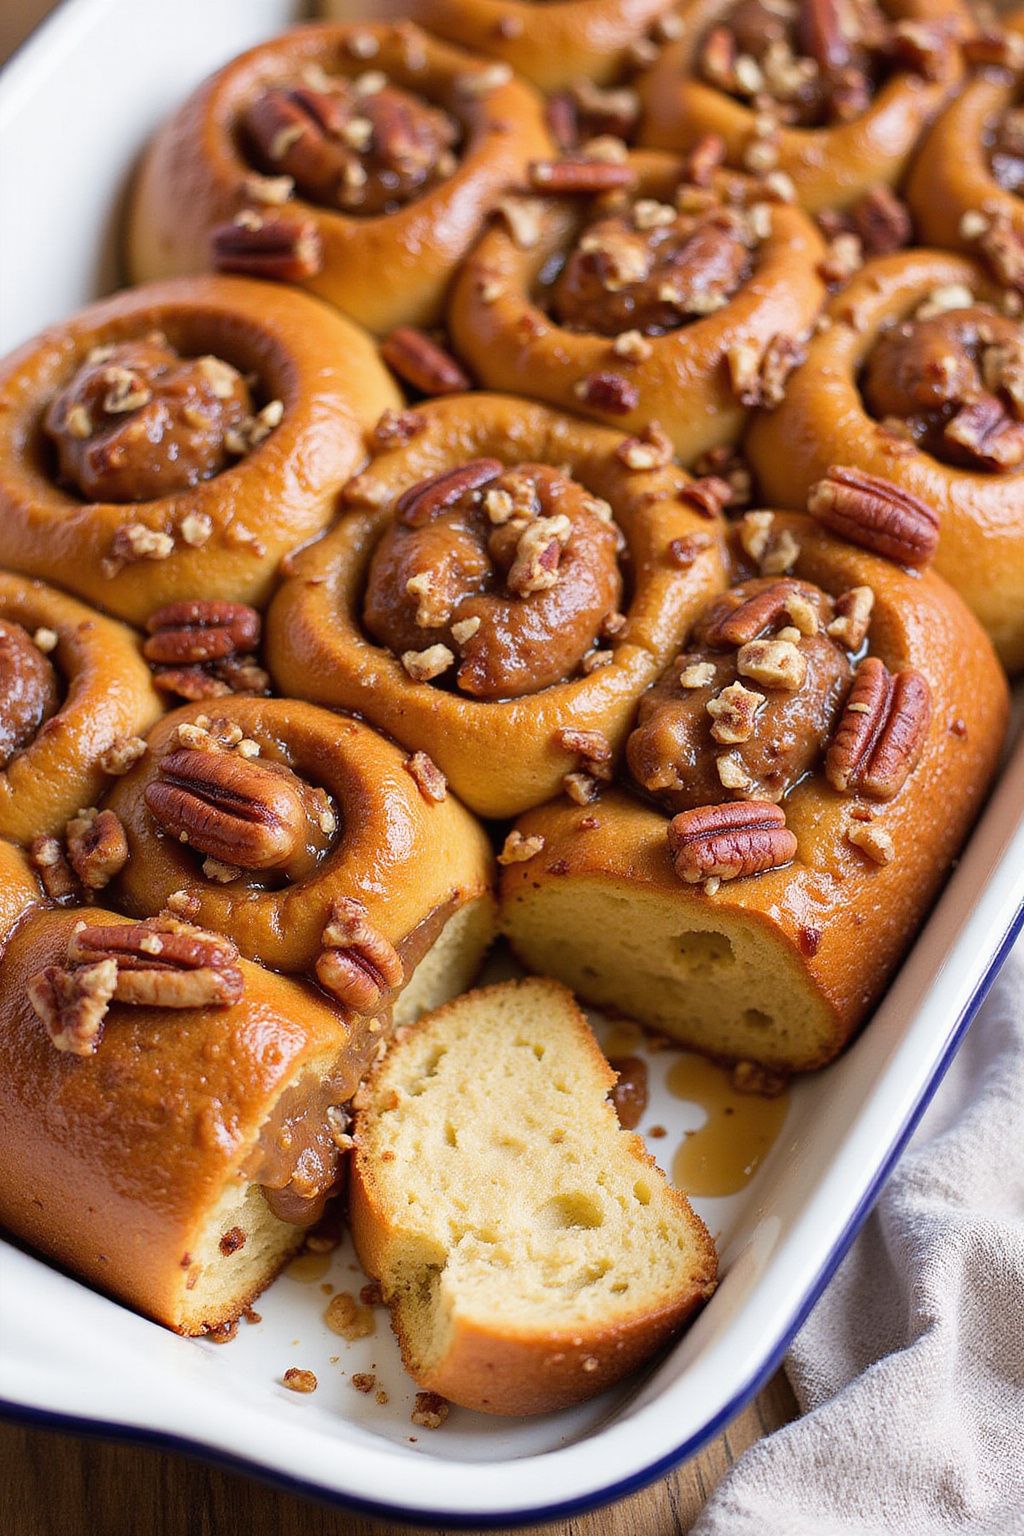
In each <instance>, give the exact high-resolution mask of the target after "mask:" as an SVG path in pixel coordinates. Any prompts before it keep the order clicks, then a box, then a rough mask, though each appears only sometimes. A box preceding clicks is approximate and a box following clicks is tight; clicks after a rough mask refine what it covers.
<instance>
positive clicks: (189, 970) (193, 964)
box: [68, 917, 245, 1008]
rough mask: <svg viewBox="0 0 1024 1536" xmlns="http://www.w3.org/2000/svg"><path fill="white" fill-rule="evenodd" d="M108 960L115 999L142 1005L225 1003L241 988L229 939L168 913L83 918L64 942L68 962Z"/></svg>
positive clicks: (235, 952)
mask: <svg viewBox="0 0 1024 1536" xmlns="http://www.w3.org/2000/svg"><path fill="white" fill-rule="evenodd" d="M97 961H108V962H112V963H113V964H114V965H115V967H116V973H117V974H116V984H115V986H114V988H113V992H112V994H111V996H112V998H113V1000H114V1001H115V1002H118V1003H132V1004H135V1005H138V1006H141V1007H145V1008H205V1007H209V1006H218V1007H228V1006H230V1005H231V1004H232V1003H237V1002H238V1000H239V998H240V997H241V996H242V993H243V991H244V989H245V981H244V978H243V976H242V971H241V967H240V966H239V964H238V950H237V949H236V947H235V945H234V944H232V942H231V940H230V939H225V938H222V937H221V936H220V935H219V934H213V933H206V932H205V931H204V930H203V929H202V928H193V927H192V926H191V925H190V924H188V923H181V922H178V920H177V919H176V918H172V917H151V918H147V919H146V920H145V921H144V922H141V923H110V924H97V925H94V926H90V925H88V924H86V923H83V924H82V925H81V926H80V927H79V928H77V929H76V930H75V932H74V933H73V934H72V936H71V941H70V943H69V944H68V963H69V965H83V966H92V965H94V964H95V963H96V962H97Z"/></svg>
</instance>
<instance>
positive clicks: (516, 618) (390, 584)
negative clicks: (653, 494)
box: [363, 459, 622, 699]
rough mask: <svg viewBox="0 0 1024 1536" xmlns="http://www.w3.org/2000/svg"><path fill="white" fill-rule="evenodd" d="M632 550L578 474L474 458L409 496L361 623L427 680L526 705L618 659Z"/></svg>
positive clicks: (372, 581)
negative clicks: (624, 552)
mask: <svg viewBox="0 0 1024 1536" xmlns="http://www.w3.org/2000/svg"><path fill="white" fill-rule="evenodd" d="M621 543H622V536H621V534H620V532H619V530H618V528H617V527H616V525H615V523H614V522H613V521H612V516H611V510H610V508H609V507H608V506H607V504H606V503H605V502H603V501H600V500H599V499H598V498H597V497H594V496H592V495H590V494H589V493H588V492H587V491H586V490H585V489H584V488H583V487H582V486H581V485H579V484H578V483H577V482H576V481H575V480H573V479H571V478H570V477H569V476H568V475H567V474H565V473H562V472H560V471H558V470H555V469H552V468H551V467H550V466H548V465H546V464H519V465H515V466H514V467H512V468H508V469H506V468H504V467H503V466H502V464H501V463H500V462H499V461H498V460H497V459H474V460H471V461H470V462H469V463H467V464H464V465H461V466H459V467H458V468H455V469H451V470H446V471H443V472H442V473H441V474H438V475H435V476H433V477H432V478H431V479H429V480H425V481H421V482H420V483H419V484H417V485H414V486H411V487H410V488H409V489H408V490H407V491H406V492H405V493H404V494H403V495H402V496H401V497H400V498H399V500H398V502H397V504H396V508H395V518H394V521H393V522H392V523H391V525H390V526H389V527H388V528H387V530H386V531H385V533H384V535H383V536H382V538H381V539H380V542H379V543H378V545H377V548H376V550H375V552H374V555H373V559H372V561H371V564H370V570H369V576H368V580H367V587H366V596H365V601H364V609H363V619H364V622H365V625H366V628H367V630H368V631H369V633H370V634H371V635H372V636H373V638H374V639H375V640H377V641H379V642H380V643H381V644H383V645H385V646H387V647H388V648H389V649H390V650H391V651H392V652H393V653H394V654H395V655H397V656H400V657H401V659H402V664H403V666H404V667H405V669H406V671H407V672H408V674H409V676H410V677H412V678H413V679H414V680H415V681H417V682H433V681H436V680H440V681H443V682H444V683H446V684H447V683H453V684H454V686H455V687H456V688H457V689H459V690H460V691H461V692H463V693H466V694H470V695H471V696H472V697H474V698H479V699H500V698H516V697H520V696H522V695H524V694H528V693H533V692H535V691H536V690H537V689H539V688H545V687H549V686H550V685H551V684H553V683H557V682H560V681H562V680H563V679H564V678H566V677H569V676H571V675H572V674H573V673H574V672H575V671H576V670H577V669H578V668H580V667H581V666H583V667H586V666H588V665H590V664H591V658H592V657H593V656H595V655H603V654H606V653H603V652H599V651H595V646H596V644H597V641H598V638H599V636H600V635H601V634H602V626H603V625H604V624H605V622H606V621H607V620H608V619H609V618H610V616H611V615H613V614H616V613H617V610H618V606H619V599H620V596H621V593H622V578H621V575H620V573H619V565H618V555H619V552H620V546H621ZM607 654H608V655H609V657H610V653H607Z"/></svg>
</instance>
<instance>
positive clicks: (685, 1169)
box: [666, 1051, 789, 1196]
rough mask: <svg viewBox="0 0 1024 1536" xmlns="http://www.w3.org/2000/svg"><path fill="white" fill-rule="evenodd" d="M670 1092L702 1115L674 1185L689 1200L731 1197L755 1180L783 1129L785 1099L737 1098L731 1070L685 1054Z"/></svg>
mask: <svg viewBox="0 0 1024 1536" xmlns="http://www.w3.org/2000/svg"><path fill="white" fill-rule="evenodd" d="M666 1085H667V1087H668V1089H669V1092H670V1093H672V1094H673V1095H674V1096H675V1097H676V1098H678V1099H685V1100H686V1101H687V1103H693V1104H697V1105H698V1106H699V1107H700V1108H701V1109H702V1110H703V1111H704V1116H705V1118H704V1121H703V1123H702V1124H701V1125H699V1126H698V1127H697V1128H696V1130H693V1131H687V1133H686V1135H685V1137H684V1139H683V1141H682V1144H681V1145H680V1147H679V1149H678V1151H677V1152H676V1155H675V1157H674V1159H673V1162H672V1182H673V1183H674V1184H675V1185H676V1186H677V1187H678V1188H679V1189H681V1190H683V1191H684V1192H685V1193H686V1194H687V1195H697V1196H721V1195H734V1194H736V1193H737V1192H738V1191H739V1190H741V1189H743V1188H744V1186H745V1185H746V1184H748V1183H749V1182H750V1180H751V1179H752V1178H753V1177H754V1174H755V1173H756V1172H757V1170H758V1168H759V1167H760V1165H761V1163H762V1162H763V1161H764V1159H765V1157H766V1156H767V1155H768V1153H769V1151H770V1150H771V1148H772V1146H773V1144H774V1142H775V1139H776V1137H777V1136H778V1134H779V1132H780V1131H781V1129H782V1126H783V1124H784V1122H785V1119H786V1112H787V1110H788V1108H789V1097H788V1095H787V1094H786V1093H781V1094H778V1095H776V1096H774V1097H773V1098H763V1097H761V1096H759V1095H756V1094H749V1093H739V1092H738V1091H737V1090H736V1089H735V1088H734V1087H733V1085H732V1079H731V1076H730V1073H729V1070H728V1069H727V1068H725V1067H720V1066H718V1065H716V1063H715V1062H713V1061H709V1060H708V1058H707V1057H706V1056H697V1055H695V1054H693V1053H692V1052H690V1051H684V1052H682V1054H681V1055H680V1057H679V1059H678V1061H675V1062H674V1063H673V1064H672V1066H671V1067H670V1068H669V1071H668V1075H667V1078H666Z"/></svg>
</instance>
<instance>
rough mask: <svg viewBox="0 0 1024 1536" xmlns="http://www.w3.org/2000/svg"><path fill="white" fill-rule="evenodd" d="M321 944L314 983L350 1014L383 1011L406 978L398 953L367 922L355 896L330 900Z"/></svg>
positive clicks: (362, 907)
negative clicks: (318, 983)
mask: <svg viewBox="0 0 1024 1536" xmlns="http://www.w3.org/2000/svg"><path fill="white" fill-rule="evenodd" d="M323 944H324V948H323V950H322V951H321V954H320V957H319V959H318V960H317V963H316V974H317V980H318V981H319V982H320V985H321V986H322V987H323V988H324V989H325V990H326V991H328V992H330V993H331V995H332V996H333V997H335V998H337V1000H338V1002H339V1003H341V1004H342V1006H343V1007H344V1008H345V1009H346V1011H347V1012H348V1013H350V1014H352V1015H360V1016H363V1017H367V1016H371V1015H373V1014H374V1013H376V1012H378V1011H380V1010H381V1009H383V1008H384V1007H386V1005H387V1002H388V1000H389V998H390V997H391V996H392V995H393V993H394V992H395V991H396V989H397V988H398V987H400V986H401V985H402V982H403V980H404V979H405V968H404V966H403V964H402V958H401V956H400V955H399V953H398V951H397V949H396V948H395V946H394V945H393V944H392V943H391V941H390V939H388V938H386V937H385V936H384V934H382V933H381V932H380V930H379V929H377V928H375V927H374V926H373V924H372V923H370V922H369V921H368V919H367V916H366V908H365V906H364V905H363V903H362V902H361V901H359V900H357V899H356V898H355V897H350V896H340V897H339V898H338V899H337V900H336V901H335V902H334V904H333V905H332V907H331V918H330V921H329V923H328V924H327V926H326V928H325V929H324V934H323Z"/></svg>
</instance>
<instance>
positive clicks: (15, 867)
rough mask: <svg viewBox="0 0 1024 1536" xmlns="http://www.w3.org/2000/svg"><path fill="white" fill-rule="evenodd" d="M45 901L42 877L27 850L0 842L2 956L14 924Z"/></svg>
mask: <svg viewBox="0 0 1024 1536" xmlns="http://www.w3.org/2000/svg"><path fill="white" fill-rule="evenodd" d="M42 900H43V891H42V887H41V886H40V884H39V877H38V875H37V874H36V872H35V870H34V869H33V868H32V865H31V864H30V863H29V861H28V858H27V856H26V854H25V850H24V849H23V848H18V847H16V846H15V844H14V843H5V842H2V841H0V959H2V958H3V952H4V948H5V946H6V944H7V940H8V939H9V938H10V936H11V934H12V933H13V932H14V928H15V925H16V924H17V923H18V922H19V921H20V920H21V918H22V917H23V916H24V915H25V913H26V912H27V911H28V910H29V908H30V907H34V906H36V905H37V904H38V903H39V902H41V901H42Z"/></svg>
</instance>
